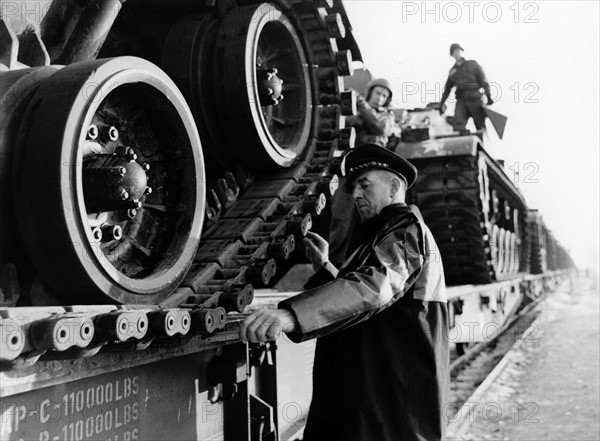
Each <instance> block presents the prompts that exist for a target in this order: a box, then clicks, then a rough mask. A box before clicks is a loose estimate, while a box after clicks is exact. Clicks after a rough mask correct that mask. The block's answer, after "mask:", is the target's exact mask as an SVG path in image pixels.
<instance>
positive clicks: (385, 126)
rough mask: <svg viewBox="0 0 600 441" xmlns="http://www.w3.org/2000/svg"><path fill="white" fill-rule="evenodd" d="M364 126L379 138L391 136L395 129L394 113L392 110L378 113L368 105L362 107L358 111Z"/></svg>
mask: <svg viewBox="0 0 600 441" xmlns="http://www.w3.org/2000/svg"><path fill="white" fill-rule="evenodd" d="M358 114H359V115H360V117H361V119H362V121H363V122H364V124H366V125H367V127H369V131H370V132H371V134H373V135H377V136H382V135H383V136H391V135H392V132H393V128H394V112H392V111H391V110H388V111H385V112H376V111H375V110H373V108H372V107H371V106H369V105H368V104H365V105H362V106H360V107H359V109H358Z"/></svg>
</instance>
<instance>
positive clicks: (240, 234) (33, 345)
mask: <svg viewBox="0 0 600 441" xmlns="http://www.w3.org/2000/svg"><path fill="white" fill-rule="evenodd" d="M132 3H134V2H132ZM149 3H152V2H149ZM174 3H178V2H174ZM185 3H186V2H181V4H182V5H184V4H185ZM200 3H202V2H200ZM205 3H206V4H205V5H204V6H203V8H205V9H206V10H207V13H208V14H215V13H218V14H219V15H220V16H222V15H223V14H225V13H226V9H228V8H231V7H235V5H234V4H232V2H216V3H215V2H205ZM241 3H242V4H243V5H242V6H247V5H248V4H251V3H252V2H241ZM334 3H337V2H324V1H315V2H305V1H291V2H287V1H281V2H277V5H278V6H279V7H281V8H282V9H283V10H285V11H286V13H287V14H288V15H289V16H290V17H292V18H293V20H294V21H295V23H296V25H297V26H298V27H299V29H301V32H302V34H303V35H308V38H306V39H305V41H304V42H303V44H306V46H305V50H306V51H307V55H308V57H309V60H308V61H309V74H310V76H311V81H312V84H314V85H316V86H318V87H315V88H314V89H313V90H312V100H313V103H314V108H315V111H314V112H313V121H312V126H311V135H310V137H309V139H308V141H307V148H306V151H305V153H304V154H303V158H302V160H301V161H299V162H298V163H297V164H295V165H294V166H292V167H289V168H284V169H281V168H280V169H277V170H274V171H269V172H262V173H260V175H259V176H257V173H256V171H255V170H254V169H247V168H245V167H243V166H242V167H240V166H239V164H233V165H234V166H235V167H236V169H235V170H233V171H232V172H225V173H224V174H222V175H221V176H222V177H220V178H213V179H212V181H210V182H209V185H208V186H207V190H206V198H207V201H206V213H205V221H204V229H203V233H202V238H201V242H200V245H199V247H198V250H197V252H196V256H195V258H194V259H193V263H192V266H191V268H190V270H189V272H188V273H187V275H186V276H185V278H184V279H183V282H181V284H179V287H178V288H177V289H176V290H175V292H174V293H173V294H172V295H170V296H168V297H167V298H166V299H164V300H162V301H161V302H159V303H158V304H156V305H131V304H126V305H103V304H99V305H89V306H33V307H30V308H27V307H9V306H12V305H14V304H15V303H16V300H17V299H18V292H14V291H10V289H8V287H9V286H10V287H14V286H15V285H17V284H18V282H17V276H16V268H15V266H14V265H13V264H11V263H3V264H2V267H1V271H2V273H1V275H2V280H3V285H2V287H3V288H4V287H6V289H3V293H5V294H4V295H3V297H2V298H0V300H2V301H3V305H4V306H5V307H3V308H1V309H0V330H1V331H2V332H1V334H2V337H3V338H2V339H1V343H0V345H1V347H0V354H1V356H0V368H2V369H7V368H8V369H10V368H14V367H19V366H23V365H29V364H32V363H35V362H36V361H37V360H39V359H40V358H42V359H52V358H77V357H85V356H91V355H94V354H96V353H97V352H98V351H100V350H101V349H102V348H104V350H142V349H145V348H147V347H148V346H150V345H151V344H153V345H165V344H167V345H175V346H177V345H179V344H182V343H185V342H188V341H189V340H190V339H195V340H198V339H200V340H201V341H202V344H206V345H211V344H213V345H214V344H221V343H223V342H227V341H234V340H237V326H238V324H239V321H240V320H241V319H242V318H243V317H244V316H243V315H242V314H240V313H241V312H243V311H244V309H245V308H246V306H247V305H248V304H250V303H251V302H252V299H253V290H254V287H264V286H268V285H269V284H270V283H271V282H272V281H273V280H274V279H275V278H276V277H277V275H278V274H281V270H282V269H285V268H286V266H288V265H289V264H290V261H291V260H298V259H304V253H303V246H302V237H303V236H304V235H305V234H306V232H307V231H308V230H309V229H310V228H311V227H314V228H319V227H320V228H322V229H325V228H327V225H328V223H327V221H326V220H319V215H321V213H322V212H323V211H324V209H325V207H326V205H327V204H328V203H329V202H330V201H331V196H332V195H333V193H334V192H335V190H336V189H337V176H336V175H335V174H333V173H332V172H331V169H330V164H331V162H332V159H333V157H334V156H337V155H339V152H340V150H345V149H347V148H350V147H351V146H352V142H353V141H352V140H353V133H352V131H351V130H346V129H344V128H343V116H342V115H344V114H348V113H352V112H353V111H354V106H355V98H354V97H353V96H352V95H348V94H342V90H341V79H340V77H339V75H341V74H344V73H345V72H347V69H349V63H350V61H351V57H350V55H349V51H347V50H346V51H338V50H337V46H336V43H335V38H336V37H338V38H339V37H341V36H342V35H343V34H344V32H345V31H344V29H343V26H341V25H340V23H341V20H340V19H339V17H338V19H336V20H333V21H332V20H331V17H332V16H333V17H335V14H336V13H337V9H336V8H335V5H334ZM225 4H227V5H226V7H225V6H223V5H225ZM342 12H343V11H342ZM332 14H333V15H332ZM344 18H345V17H344ZM171 20H173V17H171ZM340 26H341V27H340ZM165 29H166V28H165ZM109 39H110V37H109ZM344 44H345V45H346V46H348V45H350V46H351V43H348V42H347V41H345V42H344ZM63 52H64V51H63ZM72 52H73V53H76V52H77V51H76V50H73V51H72ZM153 56H154V57H156V54H154V55H153ZM148 58H149V59H151V58H152V57H151V56H149V57H148ZM71 60H72V58H71V59H70V60H69V61H71ZM229 165H232V164H229ZM208 166H209V167H210V166H211V164H210V163H209V164H208ZM218 168H219V169H220V167H218ZM325 211H326V210H325ZM19 269H20V268H19ZM42 291H44V294H43V295H42V298H44V297H45V298H46V302H54V301H57V300H53V299H52V296H51V295H50V294H48V292H47V290H46V289H45V288H42ZM46 304H48V303H46Z"/></svg>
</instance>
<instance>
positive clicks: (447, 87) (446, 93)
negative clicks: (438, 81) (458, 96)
mask: <svg viewBox="0 0 600 441" xmlns="http://www.w3.org/2000/svg"><path fill="white" fill-rule="evenodd" d="M452 87H454V82H453V81H452V79H451V78H450V75H448V79H447V80H446V84H445V85H444V92H443V93H442V99H441V100H440V105H444V103H445V102H446V100H447V99H448V97H449V96H450V91H451V90H452Z"/></svg>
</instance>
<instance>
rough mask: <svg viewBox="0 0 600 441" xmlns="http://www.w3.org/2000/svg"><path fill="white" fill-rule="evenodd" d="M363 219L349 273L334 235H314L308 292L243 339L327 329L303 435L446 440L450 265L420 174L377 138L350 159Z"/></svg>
mask: <svg viewBox="0 0 600 441" xmlns="http://www.w3.org/2000/svg"><path fill="white" fill-rule="evenodd" d="M342 173H343V174H344V175H345V176H346V178H347V180H346V186H345V190H346V191H348V192H351V194H352V196H353V198H354V201H355V203H356V206H357V208H358V211H359V213H360V217H361V219H362V224H361V225H360V226H359V227H357V229H356V231H355V233H354V238H353V241H352V245H351V249H350V251H349V253H348V256H349V257H348V258H347V259H346V261H345V262H344V264H343V265H342V267H341V269H340V270H339V272H338V270H337V269H336V268H335V267H334V266H333V265H332V264H331V262H329V259H328V253H327V242H325V240H323V239H322V238H321V237H320V236H318V235H316V234H309V235H308V237H307V239H306V240H305V243H306V246H307V248H308V249H309V250H310V256H311V260H312V264H313V267H314V269H315V270H316V271H317V272H316V273H315V275H314V276H313V278H312V279H311V281H309V284H307V286H306V288H308V290H307V291H304V292H302V293H300V294H298V295H297V296H294V297H292V298H290V299H287V300H285V301H283V302H281V303H280V304H279V306H278V309H262V310H257V311H255V312H253V313H252V314H251V315H250V316H249V317H248V318H246V319H245V320H244V323H243V324H242V326H241V329H240V337H241V338H242V340H243V341H247V340H250V341H252V342H265V341H268V340H275V339H276V338H277V337H278V336H279V335H280V334H281V333H282V332H286V333H287V335H288V336H289V337H290V338H291V339H292V340H293V341H295V342H300V341H304V340H307V339H311V338H318V340H317V348H316V353H315V361H314V370H313V397H312V403H311V406H310V410H309V415H308V421H307V425H306V430H305V432H304V441H316V440H327V441H335V440H339V441H350V440H360V441H398V440H402V441H413V440H414V441H416V440H421V441H422V440H427V441H436V440H441V439H442V438H443V435H444V428H445V421H444V419H443V415H442V413H443V412H442V411H443V407H444V404H445V402H446V396H447V388H448V382H449V355H448V339H447V326H448V310H447V305H446V293H445V283H444V272H443V268H442V262H441V259H440V256H439V254H436V250H437V247H436V244H435V240H434V239H433V236H432V234H431V232H430V231H429V229H428V228H427V226H426V225H425V223H424V221H423V219H422V217H421V214H420V212H419V210H418V209H417V207H415V206H409V205H406V203H405V192H406V190H407V189H408V188H409V187H410V186H411V185H413V184H414V182H415V180H416V177H417V171H416V169H415V167H414V166H413V165H412V164H410V163H409V162H408V161H406V160H405V159H404V158H402V157H400V156H398V155H396V154H395V153H393V152H391V151H389V150H386V149H385V148H382V147H380V146H377V145H375V144H365V145H361V146H359V147H356V148H355V149H353V150H351V151H350V152H349V153H348V154H347V156H346V157H345V159H344V161H343V163H342Z"/></svg>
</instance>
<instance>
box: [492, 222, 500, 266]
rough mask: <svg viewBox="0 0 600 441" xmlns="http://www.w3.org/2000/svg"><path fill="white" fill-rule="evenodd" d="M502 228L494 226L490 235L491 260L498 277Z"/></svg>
mask: <svg viewBox="0 0 600 441" xmlns="http://www.w3.org/2000/svg"><path fill="white" fill-rule="evenodd" d="M499 236H500V228H498V225H494V226H492V232H491V234H490V258H491V259H490V260H491V262H492V268H493V269H494V272H495V274H496V276H497V275H498V273H499V267H498V259H499V258H500V244H499Z"/></svg>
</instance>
